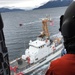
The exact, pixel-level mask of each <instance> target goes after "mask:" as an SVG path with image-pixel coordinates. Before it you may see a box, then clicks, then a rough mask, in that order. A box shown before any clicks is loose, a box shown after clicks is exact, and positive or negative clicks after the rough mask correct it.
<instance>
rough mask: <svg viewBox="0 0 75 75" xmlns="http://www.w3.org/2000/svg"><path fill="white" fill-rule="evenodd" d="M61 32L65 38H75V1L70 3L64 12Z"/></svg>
mask: <svg viewBox="0 0 75 75" xmlns="http://www.w3.org/2000/svg"><path fill="white" fill-rule="evenodd" d="M61 33H62V35H63V38H64V40H71V39H73V38H75V2H72V3H71V4H70V6H69V7H68V8H67V10H66V12H65V14H64V17H63V22H62V27H61Z"/></svg>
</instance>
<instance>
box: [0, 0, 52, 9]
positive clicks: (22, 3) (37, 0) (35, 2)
mask: <svg viewBox="0 0 75 75" xmlns="http://www.w3.org/2000/svg"><path fill="white" fill-rule="evenodd" d="M48 1H51V0H0V7H12V8H15V7H16V8H22V9H32V8H35V7H39V6H41V5H42V4H44V3H46V2H48Z"/></svg>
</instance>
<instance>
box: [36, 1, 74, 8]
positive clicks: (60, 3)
mask: <svg viewBox="0 0 75 75" xmlns="http://www.w3.org/2000/svg"><path fill="white" fill-rule="evenodd" d="M72 1H73V0H55V1H49V2H48V3H46V4H45V5H43V6H40V7H39V8H36V9H43V8H53V7H62V6H68V5H69V4H70V3H71V2H72Z"/></svg>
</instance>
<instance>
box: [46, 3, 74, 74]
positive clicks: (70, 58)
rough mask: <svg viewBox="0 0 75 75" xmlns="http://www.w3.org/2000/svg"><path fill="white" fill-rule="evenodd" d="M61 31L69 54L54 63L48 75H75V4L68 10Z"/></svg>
mask: <svg viewBox="0 0 75 75" xmlns="http://www.w3.org/2000/svg"><path fill="white" fill-rule="evenodd" d="M60 31H61V33H62V35H63V39H64V47H65V49H66V51H67V54H65V55H64V56H62V57H61V58H58V59H56V60H54V61H52V62H51V64H50V67H49V69H48V70H47V72H46V75H75V2H73V3H72V4H71V5H70V6H69V7H68V8H67V10H66V12H65V14H64V17H63V22H62V26H61V29H60Z"/></svg>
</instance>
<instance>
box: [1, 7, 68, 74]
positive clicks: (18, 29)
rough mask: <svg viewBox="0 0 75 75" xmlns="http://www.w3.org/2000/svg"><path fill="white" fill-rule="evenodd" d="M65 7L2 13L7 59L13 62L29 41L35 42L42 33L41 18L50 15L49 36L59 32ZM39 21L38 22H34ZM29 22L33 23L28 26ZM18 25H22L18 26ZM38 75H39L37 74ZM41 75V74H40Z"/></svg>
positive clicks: (23, 51)
mask: <svg viewBox="0 0 75 75" xmlns="http://www.w3.org/2000/svg"><path fill="white" fill-rule="evenodd" d="M66 8H67V7H58V8H48V9H39V10H33V11H20V12H6V13H2V18H3V22H4V35H5V40H6V46H7V48H8V53H9V59H10V61H11V60H14V59H16V58H18V57H20V56H21V55H22V54H24V53H25V49H26V48H28V46H29V45H28V43H29V41H30V40H35V39H36V37H37V36H38V35H39V34H40V32H41V31H42V22H41V18H44V17H46V15H50V16H51V18H52V20H53V21H54V25H53V26H50V25H48V28H49V32H50V34H51V35H53V34H56V33H58V32H59V30H58V29H59V17H60V16H61V15H62V14H64V12H65V10H66ZM36 21H40V22H36ZM30 22H35V23H32V24H28V23H30ZM19 24H24V25H22V26H20V25H19ZM35 75H36V74H35ZM38 75H40V74H39V73H38ZM42 75H43V74H42Z"/></svg>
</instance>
